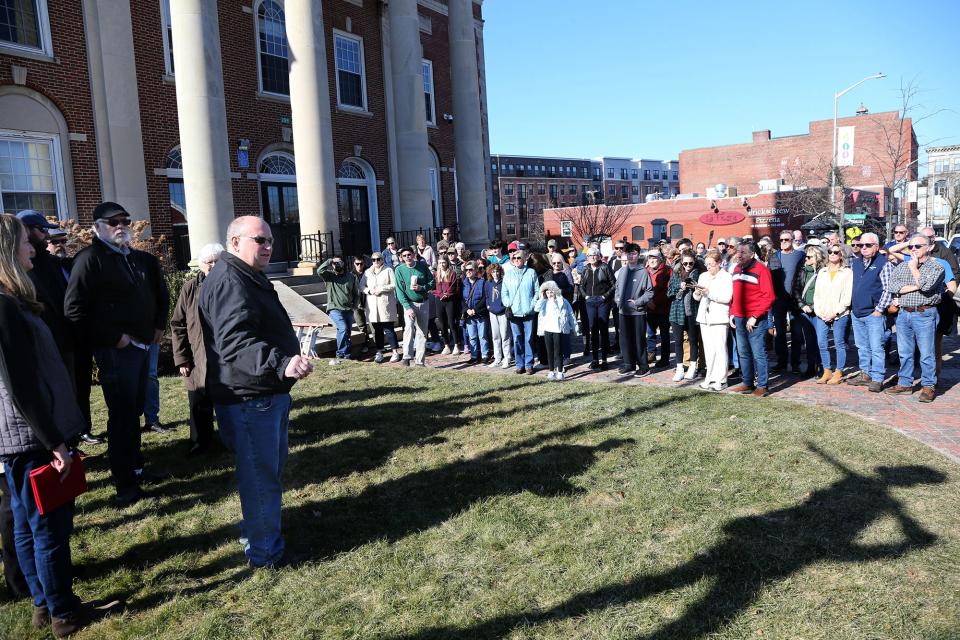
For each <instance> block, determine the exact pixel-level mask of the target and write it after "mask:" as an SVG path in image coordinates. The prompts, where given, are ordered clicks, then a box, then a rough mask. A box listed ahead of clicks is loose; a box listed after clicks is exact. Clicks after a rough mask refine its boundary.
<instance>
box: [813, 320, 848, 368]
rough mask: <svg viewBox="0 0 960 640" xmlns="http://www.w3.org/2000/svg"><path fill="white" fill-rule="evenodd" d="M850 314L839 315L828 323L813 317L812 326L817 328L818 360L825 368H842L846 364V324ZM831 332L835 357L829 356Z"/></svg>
mask: <svg viewBox="0 0 960 640" xmlns="http://www.w3.org/2000/svg"><path fill="white" fill-rule="evenodd" d="M849 322H850V316H849V315H845V316H840V317H839V318H836V319H835V320H834V321H833V322H831V323H830V324H827V323H826V322H824V321H823V320H821V319H820V317H819V316H814V317H813V328H814V329H816V330H817V347H819V349H820V362H822V363H823V367H824V368H825V369H839V370H841V371H842V370H843V368H844V367H845V366H847V325H848V324H849ZM831 332H832V333H833V350H834V351H835V352H836V357H835V358H831V357H830V333H831Z"/></svg>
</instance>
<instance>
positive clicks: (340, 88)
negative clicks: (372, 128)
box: [333, 32, 367, 110]
mask: <svg viewBox="0 0 960 640" xmlns="http://www.w3.org/2000/svg"><path fill="white" fill-rule="evenodd" d="M333 50H334V58H335V59H336V64H337V104H338V105H340V106H342V107H349V108H353V109H364V110H365V109H366V108H367V89H366V80H365V78H364V71H363V40H362V39H360V38H358V37H356V36H353V35H350V34H346V33H340V32H334V34H333Z"/></svg>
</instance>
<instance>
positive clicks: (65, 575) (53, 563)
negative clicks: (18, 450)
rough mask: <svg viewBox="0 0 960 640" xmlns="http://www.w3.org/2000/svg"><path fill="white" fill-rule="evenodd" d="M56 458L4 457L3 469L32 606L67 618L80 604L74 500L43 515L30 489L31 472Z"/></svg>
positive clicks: (45, 453)
mask: <svg viewBox="0 0 960 640" xmlns="http://www.w3.org/2000/svg"><path fill="white" fill-rule="evenodd" d="M52 459H53V456H51V455H50V453H49V452H48V451H33V452H29V453H23V454H18V455H15V456H9V457H6V458H5V459H4V466H5V468H6V481H7V485H8V486H9V487H10V507H11V509H12V510H13V532H14V533H13V535H14V541H15V546H16V548H17V560H19V561H20V569H21V571H23V576H24V578H26V580H27V586H29V588H30V595H31V596H32V597H33V604H34V606H37V607H42V606H46V607H47V609H49V611H50V615H52V616H54V617H57V618H63V617H66V616H68V615H70V614H71V613H74V612H75V611H76V610H77V607H79V605H80V599H79V598H77V596H75V595H74V593H73V586H72V585H73V563H72V561H71V559H70V534H71V533H72V532H73V501H70V502H68V503H67V504H65V505H63V506H61V507H60V508H59V509H55V510H54V511H52V512H50V513H48V514H47V515H45V516H41V515H40V511H38V510H37V504H36V502H34V500H33V489H32V488H31V486H30V472H31V471H33V470H34V469H36V468H38V467H42V466H43V465H45V464H47V463H48V462H50V460H52Z"/></svg>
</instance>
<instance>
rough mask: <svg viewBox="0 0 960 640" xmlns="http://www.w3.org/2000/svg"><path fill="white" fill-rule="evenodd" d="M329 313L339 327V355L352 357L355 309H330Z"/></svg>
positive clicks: (339, 356)
mask: <svg viewBox="0 0 960 640" xmlns="http://www.w3.org/2000/svg"><path fill="white" fill-rule="evenodd" d="M327 315H328V316H330V319H331V320H333V326H335V327H336V328H337V357H338V358H349V357H350V329H351V328H352V327H353V311H352V310H350V309H346V310H344V309H330V310H329V311H327Z"/></svg>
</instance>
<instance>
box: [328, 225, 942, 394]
mask: <svg viewBox="0 0 960 640" xmlns="http://www.w3.org/2000/svg"><path fill="white" fill-rule="evenodd" d="M443 237H444V240H443V241H441V242H439V243H437V247H436V248H435V249H434V248H432V247H431V246H430V245H429V244H427V242H426V238H425V237H424V236H422V235H421V236H418V237H417V241H416V244H415V245H413V246H410V247H397V246H396V242H395V240H394V239H393V238H388V239H387V243H386V248H384V249H383V251H379V252H374V253H373V254H372V255H371V256H370V257H369V258H367V257H366V256H355V257H353V258H350V259H349V260H348V262H351V263H352V265H353V269H349V268H348V267H347V266H346V262H345V261H344V260H343V259H342V258H339V257H335V258H332V259H331V260H328V261H327V262H325V263H324V264H322V265H320V267H319V269H318V273H319V274H320V276H321V277H322V278H323V279H324V280H326V281H327V284H328V289H327V291H328V296H329V300H330V302H329V304H328V309H330V311H329V313H330V315H331V318H332V320H333V322H334V323H335V325H336V327H337V352H336V355H335V357H334V358H333V359H331V361H330V363H331V364H332V365H336V364H338V363H340V362H342V360H343V359H347V358H350V357H352V354H353V352H354V351H356V347H355V346H354V345H352V344H351V331H352V329H353V327H354V325H356V326H358V327H359V328H360V330H361V332H362V333H363V335H364V342H363V344H362V345H360V346H359V349H360V351H361V352H367V351H368V349H370V348H371V345H372V348H373V349H374V350H375V355H374V361H375V362H377V363H381V362H384V361H385V360H386V355H385V353H386V350H387V349H389V351H390V353H391V356H390V358H389V361H390V362H393V363H399V364H414V365H417V366H425V362H426V360H425V358H426V354H427V353H428V352H432V353H439V354H441V355H454V356H458V355H461V354H462V356H463V357H465V358H468V359H467V360H466V364H467V365H485V366H488V367H500V368H504V369H509V368H511V367H512V368H513V369H514V371H515V372H516V373H518V374H533V373H534V372H535V371H537V370H538V369H541V368H545V369H546V370H547V378H548V379H550V380H557V381H562V380H564V379H565V373H566V371H567V370H568V369H569V367H570V366H571V365H572V364H573V355H574V354H572V353H571V351H572V346H573V344H574V336H575V335H579V336H580V337H581V338H582V343H583V356H584V357H585V358H589V364H588V365H587V367H588V368H589V369H590V370H605V369H607V368H608V367H609V366H610V363H611V361H612V360H614V359H616V360H618V361H619V364H618V372H619V373H620V374H622V375H631V376H637V377H642V376H646V375H648V374H649V373H650V371H651V370H654V369H662V368H666V367H669V366H672V367H674V368H675V373H674V376H673V380H674V381H676V382H683V381H691V380H697V379H702V380H701V382H700V383H699V386H700V387H701V388H703V389H705V390H713V391H722V390H725V389H728V388H729V389H730V391H734V392H740V393H750V394H753V395H754V396H757V397H763V396H766V395H768V393H769V392H770V388H769V378H770V372H771V370H773V371H778V372H779V371H787V370H789V371H790V372H791V373H792V374H793V375H795V376H799V377H802V378H815V379H816V382H817V383H818V384H825V385H837V384H844V383H845V384H851V385H858V386H865V387H867V388H868V389H869V391H872V392H875V393H877V392H880V391H882V390H883V388H884V382H885V380H886V373H887V368H888V366H891V365H893V366H894V367H895V369H896V371H897V378H896V380H895V381H894V384H891V385H890V386H889V387H888V388H887V390H886V391H887V393H891V394H900V393H908V392H913V391H914V384H913V381H914V378H915V375H914V373H915V371H918V372H919V376H918V377H919V378H920V392H919V394H918V399H919V400H920V401H921V402H931V401H932V400H933V399H934V398H935V397H936V393H937V375H938V373H939V370H940V363H941V360H942V353H941V351H942V339H943V336H945V335H950V334H952V333H955V332H956V329H957V323H956V316H957V311H956V299H955V298H954V294H955V293H956V289H957V278H958V270H957V260H956V256H954V255H953V254H952V253H951V252H950V251H949V250H948V249H947V248H946V247H944V246H943V245H942V244H940V243H937V242H935V234H934V230H933V229H931V228H923V229H920V230H918V231H917V232H916V233H914V234H913V235H912V236H911V235H910V234H908V232H907V228H906V227H905V226H904V225H897V226H896V227H895V229H894V234H893V239H892V240H891V241H889V242H887V243H886V244H884V245H883V246H881V244H880V239H879V237H878V236H877V235H876V234H875V233H863V234H859V235H857V236H856V237H854V238H851V239H850V241H849V242H843V241H842V239H841V237H840V236H839V235H838V234H837V233H836V232H832V233H828V234H826V235H824V236H823V237H820V238H818V237H810V238H806V239H805V238H804V234H803V232H802V231H800V230H783V231H782V232H781V233H779V234H778V236H777V241H776V243H775V242H774V241H773V239H772V238H770V237H767V236H764V237H762V238H759V239H754V238H752V237H749V236H746V237H729V238H725V239H721V240H720V241H719V242H718V243H717V246H716V247H709V248H708V247H707V246H706V245H705V244H704V243H702V242H701V243H698V244H696V245H694V244H693V242H691V241H690V240H688V239H685V238H683V239H680V240H678V241H677V242H676V243H675V244H670V243H668V242H667V241H665V240H664V241H661V242H660V243H659V244H658V245H657V246H654V247H651V248H648V249H646V250H642V249H641V248H640V247H639V246H638V245H636V244H634V243H630V242H626V241H615V242H613V243H612V252H611V255H604V254H603V252H602V251H601V247H600V246H599V245H598V244H588V245H587V246H586V247H584V249H583V250H582V251H579V252H578V251H576V250H573V249H569V250H566V251H564V250H560V249H558V246H557V242H556V241H555V240H551V241H549V242H548V243H547V247H546V252H545V253H537V252H531V251H530V250H528V247H527V246H525V245H524V244H523V243H522V242H512V243H510V244H506V243H501V242H498V241H495V242H493V243H491V244H490V245H489V247H488V248H486V249H484V250H483V251H481V252H480V253H479V255H478V256H476V257H474V256H473V254H472V253H471V252H470V250H469V249H467V248H466V247H465V246H464V245H463V244H462V243H456V242H453V241H452V233H451V232H450V230H449V229H444V231H443ZM441 243H442V244H441ZM401 315H402V316H403V317H404V323H403V324H404V329H403V341H402V345H401V344H399V341H398V340H397V337H396V333H395V331H394V325H395V324H397V322H396V321H397V319H398V318H399V317H400V316H401ZM611 329H612V331H611ZM384 335H386V336H387V337H388V338H389V344H386V343H385V342H384ZM771 347H772V348H771ZM850 347H855V348H856V352H857V356H858V360H859V362H858V363H857V364H858V366H857V367H856V368H854V367H851V366H848V362H847V355H848V351H849V349H850ZM770 351H772V352H773V356H774V357H775V358H776V361H775V363H774V364H773V366H771V365H770V363H769V360H768V352H770ZM734 381H736V384H731V385H729V387H728V382H729V383H733V382H734Z"/></svg>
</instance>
